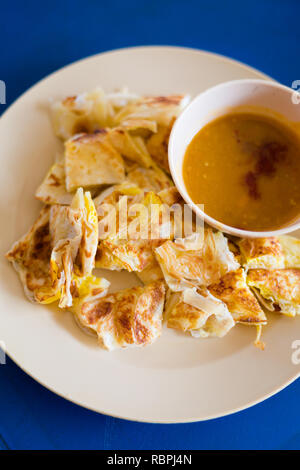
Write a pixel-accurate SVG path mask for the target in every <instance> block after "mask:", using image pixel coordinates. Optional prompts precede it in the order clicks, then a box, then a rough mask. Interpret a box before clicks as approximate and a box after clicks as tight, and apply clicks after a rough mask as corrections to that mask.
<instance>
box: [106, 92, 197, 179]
mask: <svg viewBox="0 0 300 470" xmlns="http://www.w3.org/2000/svg"><path fill="white" fill-rule="evenodd" d="M188 101H189V97H188V96H184V95H170V96H152V97H142V98H140V99H139V100H137V101H136V102H133V103H131V104H129V105H128V106H126V107H125V108H123V109H122V110H121V111H120V112H119V113H118V114H117V115H116V116H115V122H116V123H124V122H126V123H128V122H130V121H132V120H135V119H146V120H147V119H148V120H153V121H154V122H156V123H157V129H156V132H154V133H153V134H152V136H150V138H149V139H147V140H146V146H147V150H148V152H149V154H150V155H151V157H152V159H153V160H154V161H155V163H157V164H158V165H159V166H160V167H161V168H163V169H164V170H166V171H167V172H168V173H170V170H169V164H168V142H169V136H170V132H171V129H172V126H173V124H174V121H175V119H176V117H177V116H178V115H179V113H180V111H181V110H182V109H183V108H184V107H185V106H186V104H187V103H188Z"/></svg>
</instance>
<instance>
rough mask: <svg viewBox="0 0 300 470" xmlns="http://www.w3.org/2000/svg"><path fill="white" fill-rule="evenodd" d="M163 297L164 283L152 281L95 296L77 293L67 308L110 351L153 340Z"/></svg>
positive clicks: (158, 322) (157, 334)
mask: <svg viewBox="0 0 300 470" xmlns="http://www.w3.org/2000/svg"><path fill="white" fill-rule="evenodd" d="M164 300H165V287H164V284H163V283H161V282H156V283H152V284H149V285H148V286H146V287H133V288H131V289H125V290H122V291H119V292H116V293H114V294H108V295H106V296H105V297H102V298H97V299H90V298H86V297H84V296H80V297H79V300H78V301H77V302H76V303H75V302H74V306H73V307H72V309H71V310H72V311H73V312H74V313H75V315H76V316H77V318H78V320H79V321H80V323H81V324H82V325H83V326H84V327H85V328H89V329H91V330H94V331H95V332H96V333H97V335H98V338H99V341H100V343H102V344H103V346H104V347H105V348H106V349H108V350H110V351H111V350H114V349H118V348H126V347H132V346H145V345H148V344H151V343H153V342H154V341H155V340H156V339H157V338H158V337H159V336H160V334H161V329H162V313H163V307H164Z"/></svg>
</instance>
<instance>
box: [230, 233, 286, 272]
mask: <svg viewBox="0 0 300 470" xmlns="http://www.w3.org/2000/svg"><path fill="white" fill-rule="evenodd" d="M237 245H238V246H239V248H240V251H241V256H242V260H243V266H244V267H245V268H246V269H260V268H263V269H277V268H284V252H283V250H282V246H281V244H280V242H279V240H278V238H276V237H270V238H243V239H241V240H239V241H237Z"/></svg>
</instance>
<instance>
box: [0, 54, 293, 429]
mask: <svg viewBox="0 0 300 470" xmlns="http://www.w3.org/2000/svg"><path fill="white" fill-rule="evenodd" d="M151 49H152V51H153V52H154V51H156V50H162V49H164V50H165V51H166V52H167V50H173V51H176V50H178V51H181V52H182V51H187V52H193V53H195V55H198V54H199V53H200V54H202V55H204V56H213V57H214V58H215V59H217V60H218V61H222V62H226V63H227V64H228V63H231V64H234V65H235V66H239V67H240V68H242V69H244V70H251V71H252V72H255V73H257V74H259V75H260V77H261V78H264V79H267V80H272V81H274V80H275V79H274V78H272V77H271V76H270V75H267V74H265V73H264V72H261V71H260V70H259V69H257V68H255V67H252V66H251V65H248V64H245V63H243V62H241V61H239V60H236V59H234V58H232V57H228V56H226V55H223V54H219V53H216V52H212V51H208V50H203V49H198V48H196V47H185V46H174V45H137V46H132V47H120V48H117V49H110V50H107V51H103V52H100V53H96V54H91V55H89V56H86V57H83V58H81V59H78V60H76V61H73V62H70V63H68V64H66V65H64V66H63V67H60V68H59V69H57V70H54V71H53V72H51V73H50V74H48V75H46V76H44V77H42V78H41V79H39V80H38V81H37V82H35V83H34V84H33V85H32V86H30V87H29V88H27V89H26V90H25V91H24V92H22V93H21V94H20V95H19V96H17V98H16V99H15V100H14V101H13V102H12V103H11V104H10V105H9V106H8V108H7V109H6V110H5V111H4V112H3V113H2V114H1V115H0V125H1V119H2V118H3V117H6V116H7V115H8V114H9V113H10V111H12V110H13V109H14V107H15V106H16V105H17V104H18V102H19V100H21V99H22V98H23V97H24V96H25V95H26V94H27V93H30V92H31V91H33V90H34V89H35V88H36V87H38V86H39V85H40V84H42V83H43V82H46V81H47V80H48V79H49V80H50V79H51V78H52V77H53V76H55V75H56V74H59V73H61V72H62V71H64V70H65V69H67V68H69V67H72V66H74V65H78V64H80V63H84V62H87V61H90V60H91V61H92V60H94V59H96V58H98V57H100V56H105V55H114V54H118V53H120V52H129V51H134V50H140V51H141V52H142V51H143V50H147V51H149V50H151ZM5 354H7V356H9V358H10V359H11V360H12V361H13V362H14V363H15V364H16V365H17V366H18V367H19V368H20V369H21V370H22V371H23V372H25V373H26V374H27V375H28V376H29V377H30V378H32V379H33V380H35V381H36V382H37V383H38V384H39V385H42V386H43V387H45V388H46V389H48V390H49V391H51V392H52V393H55V394H56V395H58V396H59V397H61V398H63V399H65V400H67V401H69V402H71V403H73V404H75V405H77V406H81V407H83V408H85V409H88V410H91V411H94V412H96V413H100V414H103V415H105V416H111V417H113V418H118V419H124V420H127V421H133V422H139V423H155V424H176V423H193V422H202V421H209V420H212V419H217V418H222V417H225V416H229V415H231V414H235V413H237V412H240V411H243V410H246V409H248V408H251V407H253V406H254V405H257V404H259V403H261V402H263V401H265V400H267V399H269V398H271V397H272V396H274V395H276V394H277V393H279V392H280V391H282V390H283V389H285V388H286V387H288V386H289V385H291V384H292V383H293V382H295V381H296V380H297V379H298V378H299V377H300V371H299V372H295V375H293V376H292V377H291V378H290V379H288V380H287V381H285V382H284V383H283V384H281V385H279V386H278V387H276V388H274V390H272V391H271V392H269V393H266V394H264V395H262V396H261V397H260V398H257V399H255V400H253V401H251V402H248V403H247V404H245V405H242V406H238V407H236V408H232V409H231V410H227V411H224V412H222V413H218V412H217V413H212V414H209V415H207V416H202V417H200V418H199V417H197V416H195V417H193V418H182V419H181V418H179V419H178V418H174V419H172V420H169V419H163V418H162V419H159V420H156V419H155V420H150V419H143V418H141V417H133V416H132V415H131V416H127V415H126V413H124V414H122V415H120V414H117V413H113V412H112V411H101V410H100V409H97V408H96V407H94V406H91V405H88V404H87V403H86V402H85V400H82V401H79V400H76V399H73V398H72V397H70V396H68V397H67V396H65V395H64V394H63V393H61V392H59V391H57V390H55V388H54V387H52V386H51V385H48V384H46V383H45V381H44V380H41V379H39V378H38V377H35V376H34V375H33V374H32V373H31V372H30V371H29V370H28V369H27V367H24V366H22V365H21V364H20V362H19V361H18V360H16V358H15V357H14V354H13V353H10V352H9V351H8V350H7V349H6V350H5Z"/></svg>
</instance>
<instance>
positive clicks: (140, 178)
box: [126, 165, 174, 192]
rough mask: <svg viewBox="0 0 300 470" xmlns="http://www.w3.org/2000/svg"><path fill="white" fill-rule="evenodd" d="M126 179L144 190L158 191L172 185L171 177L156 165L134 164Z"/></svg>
mask: <svg viewBox="0 0 300 470" xmlns="http://www.w3.org/2000/svg"><path fill="white" fill-rule="evenodd" d="M126 180H127V181H130V182H131V183H134V184H136V185H137V186H138V187H139V188H141V189H144V190H145V191H154V192H159V191H162V190H164V189H168V188H171V187H173V186H174V185H173V183H172V181H171V179H170V178H169V177H168V176H167V175H166V174H165V173H164V171H163V170H161V169H160V168H159V167H157V166H156V165H155V166H154V167H152V168H142V167H140V166H138V165H135V166H134V167H132V168H131V169H130V170H129V171H128V173H127V176H126Z"/></svg>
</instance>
